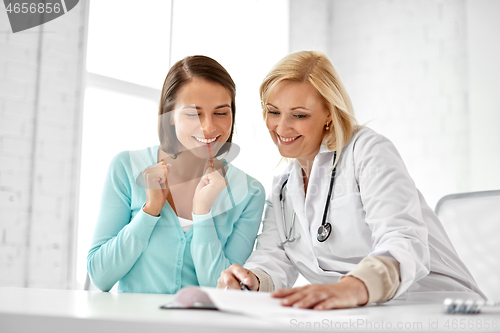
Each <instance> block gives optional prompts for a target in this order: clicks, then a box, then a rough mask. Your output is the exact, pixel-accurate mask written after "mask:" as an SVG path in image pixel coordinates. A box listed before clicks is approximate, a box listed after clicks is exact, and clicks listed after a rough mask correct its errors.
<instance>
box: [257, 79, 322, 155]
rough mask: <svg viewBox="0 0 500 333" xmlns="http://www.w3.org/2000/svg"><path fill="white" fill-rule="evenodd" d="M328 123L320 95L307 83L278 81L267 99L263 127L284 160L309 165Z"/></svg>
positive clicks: (318, 147)
mask: <svg viewBox="0 0 500 333" xmlns="http://www.w3.org/2000/svg"><path fill="white" fill-rule="evenodd" d="M330 119H331V116H330V113H329V112H327V109H326V107H325V106H324V104H323V100H322V97H321V95H320V94H319V93H318V91H317V90H316V89H315V88H314V86H313V85H312V84H311V83H309V82H300V83H299V82H291V81H281V82H280V83H278V84H277V85H276V86H275V87H274V89H273V90H272V92H271V94H270V96H269V100H268V103H267V118H266V125H267V128H268V129H269V133H270V134H271V138H272V139H273V141H274V143H275V144H276V145H277V146H278V149H279V151H280V154H281V155H282V156H284V157H289V158H296V159H298V160H299V162H300V161H302V160H303V161H312V160H313V159H314V157H315V156H316V154H317V153H318V151H319V149H320V146H321V142H322V140H323V136H324V134H325V133H326V132H325V124H326V123H327V122H328V121H330Z"/></svg>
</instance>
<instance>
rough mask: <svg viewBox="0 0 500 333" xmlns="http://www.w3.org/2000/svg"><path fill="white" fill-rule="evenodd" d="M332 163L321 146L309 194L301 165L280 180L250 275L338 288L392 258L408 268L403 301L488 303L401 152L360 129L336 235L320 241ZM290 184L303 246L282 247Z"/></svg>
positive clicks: (342, 185) (344, 169)
mask: <svg viewBox="0 0 500 333" xmlns="http://www.w3.org/2000/svg"><path fill="white" fill-rule="evenodd" d="M332 162H333V152H332V151H329V150H328V149H327V148H326V146H321V149H320V151H319V153H318V154H317V155H316V157H315V159H314V162H313V167H312V171H311V174H310V178H309V184H308V188H307V195H304V185H303V176H302V170H301V167H300V165H299V163H298V162H297V161H296V160H295V161H293V162H292V163H291V164H290V165H289V167H288V168H287V169H286V170H285V172H283V173H282V174H281V175H279V176H276V177H274V180H273V186H272V191H271V193H269V195H268V198H267V201H266V208H265V213H264V221H263V229H262V233H261V234H260V235H259V236H258V238H257V247H256V250H255V251H254V252H253V253H252V255H251V256H250V258H249V259H248V260H247V262H246V264H245V267H246V268H249V269H255V268H256V269H260V270H262V271H265V272H266V273H268V274H269V275H270V276H271V278H272V280H273V283H274V285H275V288H276V289H281V288H288V287H291V286H293V284H294V283H295V281H296V279H297V276H298V273H299V272H300V273H301V274H302V275H303V276H304V277H305V278H306V279H307V280H308V281H309V282H311V283H320V284H326V283H334V282H337V281H338V280H339V279H340V277H342V276H343V275H344V274H346V273H348V272H349V271H351V270H353V269H354V267H355V266H356V265H357V264H358V263H359V262H360V261H361V260H362V259H363V258H365V257H366V256H388V257H392V258H394V259H396V260H397V261H398V262H399V263H400V279H401V282H400V286H399V288H398V290H397V292H396V295H395V297H399V298H400V299H409V300H410V299H411V300H429V299H436V296H437V298H439V299H442V298H444V297H463V298H476V299H478V295H477V294H476V293H478V294H480V295H481V296H483V298H484V295H483V294H482V293H481V291H480V290H479V288H478V287H477V285H476V283H475V281H474V279H473V278H472V276H471V274H470V272H469V271H468V270H467V268H466V267H465V265H464V264H463V263H462V262H461V260H460V259H459V258H458V255H457V253H456V252H455V250H454V248H453V246H452V244H451V242H450V240H449V238H448V236H447V235H446V232H445V230H444V229H443V227H442V225H441V223H440V221H439V219H438V217H437V216H436V215H435V214H434V212H433V211H432V209H431V208H430V207H429V206H428V205H427V203H426V202H425V200H424V198H423V197H422V195H421V193H420V192H419V191H418V190H417V188H416V187H415V184H414V182H413V180H412V179H411V177H410V175H409V174H408V171H407V169H406V167H405V165H404V163H403V160H402V159H401V157H400V155H399V153H398V151H397V150H396V148H395V146H394V145H393V144H392V142H390V141H389V140H388V139H387V138H385V137H384V136H382V135H380V134H378V133H376V132H375V131H373V130H371V129H369V128H366V127H364V128H362V129H361V130H359V131H358V132H357V133H356V134H355V135H354V136H353V138H352V139H351V140H350V142H349V143H348V145H347V146H345V147H344V148H343V149H342V154H341V155H340V158H339V161H338V165H337V171H336V177H335V183H334V188H333V193H332V198H331V202H330V207H329V209H328V210H329V211H328V216H327V221H328V222H330V223H331V225H332V232H331V235H330V237H329V238H328V239H327V240H326V241H325V242H323V243H320V242H318V241H317V239H316V237H317V230H318V227H319V226H320V225H321V221H322V218H323V211H324V207H325V202H326V198H327V194H328V188H329V185H330V175H331V170H332ZM287 178H288V183H287V185H286V186H285V189H284V191H283V193H284V196H285V210H284V211H285V218H286V228H287V232H288V228H289V227H290V223H291V218H292V214H293V211H295V214H296V218H295V228H294V230H293V232H292V238H293V237H296V238H297V239H296V240H295V241H294V242H289V243H287V244H285V245H284V246H279V243H280V242H282V241H284V240H285V234H284V232H283V222H282V212H281V205H280V199H279V194H280V189H281V186H282V184H283V182H284V181H285V179H287Z"/></svg>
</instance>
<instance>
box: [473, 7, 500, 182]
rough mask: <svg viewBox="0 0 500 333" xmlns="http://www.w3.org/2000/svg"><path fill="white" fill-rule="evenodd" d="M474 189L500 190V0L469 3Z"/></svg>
mask: <svg viewBox="0 0 500 333" xmlns="http://www.w3.org/2000/svg"><path fill="white" fill-rule="evenodd" d="M466 13H467V15H466V21H467V31H466V40H467V68H468V71H467V73H468V82H467V83H468V84H467V88H468V89H467V90H468V111H469V126H470V141H469V147H468V149H469V151H470V156H469V164H470V177H471V178H470V189H471V190H478V191H479V190H491V189H500V172H499V166H500V64H499V59H500V37H499V36H500V19H499V18H500V1H498V0H468V1H466Z"/></svg>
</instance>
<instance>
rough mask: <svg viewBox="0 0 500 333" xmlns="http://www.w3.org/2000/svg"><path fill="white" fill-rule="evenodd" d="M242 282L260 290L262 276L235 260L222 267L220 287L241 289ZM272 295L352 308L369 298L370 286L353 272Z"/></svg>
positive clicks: (298, 303) (300, 303)
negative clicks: (231, 263) (223, 268)
mask: <svg viewBox="0 0 500 333" xmlns="http://www.w3.org/2000/svg"><path fill="white" fill-rule="evenodd" d="M241 284H244V285H245V286H247V287H248V289H250V290H253V291H258V290H259V287H260V282H259V279H258V278H257V276H256V275H255V274H254V273H253V272H252V271H250V270H248V269H246V268H243V267H242V266H240V265H238V264H233V265H231V266H230V267H229V268H228V269H226V270H224V271H222V273H221V276H220V278H219V280H218V281H217V288H227V289H241ZM271 296H272V297H274V298H281V299H282V300H281V305H283V306H293V307H295V308H302V309H314V310H329V309H342V308H351V307H355V306H358V305H364V304H366V303H367V302H368V290H367V289H366V286H365V284H364V283H363V282H362V281H360V280H358V279H357V278H355V277H353V276H345V277H343V278H342V279H341V280H340V281H339V282H338V283H333V284H311V285H307V286H303V287H296V288H289V289H280V290H277V291H275V292H273V293H272V294H271Z"/></svg>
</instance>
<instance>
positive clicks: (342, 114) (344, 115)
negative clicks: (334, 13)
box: [260, 51, 360, 161]
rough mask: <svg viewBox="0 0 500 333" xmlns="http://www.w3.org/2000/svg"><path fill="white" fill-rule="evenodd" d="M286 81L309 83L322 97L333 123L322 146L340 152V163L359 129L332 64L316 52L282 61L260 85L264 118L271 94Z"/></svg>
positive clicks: (295, 55) (338, 155)
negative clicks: (342, 152) (344, 150)
mask: <svg viewBox="0 0 500 333" xmlns="http://www.w3.org/2000/svg"><path fill="white" fill-rule="evenodd" d="M285 80H286V81H293V82H310V83H311V84H312V85H313V86H314V88H316V90H317V91H318V92H319V94H320V95H321V97H322V98H323V103H324V105H325V106H326V109H327V110H328V112H329V113H330V114H331V116H332V124H331V126H330V128H329V130H328V131H327V132H326V134H325V136H324V138H323V143H324V144H325V145H326V146H327V147H328V149H329V150H332V151H333V150H335V151H337V161H338V160H339V157H340V153H341V150H342V148H343V147H344V146H345V145H346V144H347V143H348V142H349V140H351V138H352V136H353V135H354V133H356V131H357V130H358V129H359V128H360V126H359V125H358V123H357V121H356V118H355V117H354V110H353V107H352V104H351V99H350V98H349V95H348V94H347V91H346V89H345V88H344V85H343V84H342V81H341V80H340V76H339V74H338V73H337V71H336V70H335V68H334V67H333V65H332V63H331V62H330V60H329V59H328V58H327V57H326V56H325V55H324V54H322V53H320V52H317V51H299V52H295V53H291V54H289V55H287V56H285V57H284V58H283V59H281V60H280V61H279V62H278V63H277V64H276V65H274V67H273V68H272V69H271V71H270V72H269V73H268V74H267V76H266V77H265V78H264V81H263V82H262V84H261V86H260V100H261V103H262V110H263V115H264V119H266V116H267V102H268V100H269V96H270V95H271V91H272V90H273V89H274V87H275V86H276V85H277V84H278V83H280V82H281V81H285Z"/></svg>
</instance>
